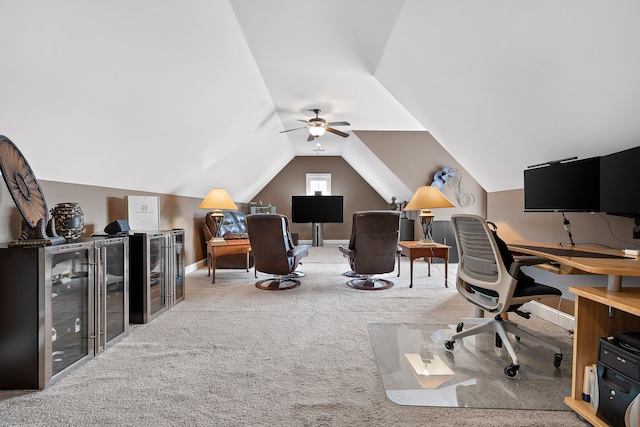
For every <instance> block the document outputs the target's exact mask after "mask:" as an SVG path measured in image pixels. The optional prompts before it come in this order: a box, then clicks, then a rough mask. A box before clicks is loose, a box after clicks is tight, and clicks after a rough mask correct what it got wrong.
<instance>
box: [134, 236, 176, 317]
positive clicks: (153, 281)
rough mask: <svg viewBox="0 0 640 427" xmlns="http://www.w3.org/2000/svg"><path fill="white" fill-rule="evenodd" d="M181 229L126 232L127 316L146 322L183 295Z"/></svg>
mask: <svg viewBox="0 0 640 427" xmlns="http://www.w3.org/2000/svg"><path fill="white" fill-rule="evenodd" d="M183 244H184V230H182V229H176V230H170V231H146V232H136V233H133V234H132V235H130V236H129V245H130V254H129V272H130V277H131V281H130V282H131V289H130V294H129V320H130V321H131V323H147V322H150V321H151V320H153V319H155V318H156V317H158V316H159V315H161V314H162V313H164V312H165V311H166V310H168V309H169V308H171V307H172V306H173V305H175V304H177V303H178V302H180V301H182V300H183V299H184V277H185V273H184V253H183V250H184V245H183Z"/></svg>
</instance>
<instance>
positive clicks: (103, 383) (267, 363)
mask: <svg viewBox="0 0 640 427" xmlns="http://www.w3.org/2000/svg"><path fill="white" fill-rule="evenodd" d="M347 269H348V265H347V262H346V260H344V259H343V258H342V257H341V255H340V254H339V252H338V249H337V248H336V247H331V246H325V247H320V248H317V247H314V248H311V251H310V256H309V257H308V258H305V260H304V264H303V265H302V266H301V268H300V270H301V271H304V272H306V273H307V275H306V277H304V278H302V285H301V286H300V287H299V288H296V289H293V290H287V291H279V292H269V291H262V290H258V289H256V288H255V287H254V282H255V279H254V278H253V272H249V273H247V272H245V271H244V270H219V271H218V272H217V274H216V281H217V283H216V284H215V285H212V284H211V283H210V279H209V278H208V277H206V268H205V269H201V270H198V271H196V272H194V273H192V274H190V275H189V276H188V277H187V284H186V299H185V301H183V302H181V303H180V304H178V305H177V306H175V307H174V308H172V309H171V310H170V311H168V312H166V313H165V314H163V315H161V316H160V317H158V318H157V319H155V320H153V321H152V322H151V323H149V324H146V325H138V326H135V327H133V328H132V331H131V333H130V335H129V336H128V337H126V338H125V339H123V340H122V341H121V342H119V343H117V344H116V345H114V346H113V347H111V348H110V349H108V350H107V351H106V352H104V353H102V354H101V355H99V356H98V357H96V358H95V359H93V360H91V361H90V362H88V363H86V364H85V365H83V366H81V367H80V368H78V369H76V370H74V371H73V372H71V373H70V374H69V375H68V376H66V377H65V378H64V379H62V380H60V381H58V382H57V383H55V384H54V385H52V386H51V387H50V388H49V389H47V390H44V391H19V390H18V391H0V425H1V426H87V425H95V426H107V425H110V426H115V425H118V426H155V427H157V426H174V425H190V426H247V425H251V426H383V425H394V426H418V425H420V426H425V425H428V426H431V425H433V426H444V425H447V426H494V425H502V426H515V425H517V426H540V425H545V426H583V425H585V424H584V423H582V422H581V421H579V420H578V418H577V417H576V415H575V414H574V413H573V412H571V411H538V410H533V411H515V410H497V409H494V410H483V409H469V408H433V407H415V406H400V405H396V404H394V403H392V402H391V401H390V400H389V399H387V397H386V396H385V391H384V388H383V384H382V381H381V377H380V373H379V370H378V366H377V364H376V359H375V356H374V352H373V349H372V345H371V340H370V338H369V334H368V331H367V328H368V325H370V324H372V323H395V324H403V323H406V324H455V323H456V322H457V320H458V319H459V318H460V317H469V316H471V315H472V314H473V309H472V308H471V307H470V306H469V305H468V304H467V303H465V302H463V301H462V300H461V298H460V297H459V296H458V295H457V293H456V291H455V287H454V286H452V285H450V287H449V288H445V287H444V286H443V283H444V279H443V276H442V273H441V270H440V269H439V268H437V267H434V268H432V277H431V278H427V277H426V264H425V263H424V262H421V261H416V267H415V277H414V287H413V289H410V288H409V287H408V285H409V274H408V273H409V264H408V261H406V259H404V258H403V261H402V277H400V278H397V277H396V274H395V273H390V274H387V275H385V277H387V278H389V279H391V280H393V281H394V282H395V286H394V287H393V288H392V289H389V290H384V291H373V292H372V291H369V292H367V291H358V290H355V289H351V288H349V287H348V286H346V284H345V283H346V280H347V278H346V277H344V276H342V275H341V274H342V273H343V272H344V271H346V270H347ZM258 276H259V278H260V277H266V276H265V275H262V274H260V273H259V274H258ZM454 277H455V266H451V268H450V282H451V283H453V278H454ZM526 322H527V325H530V327H531V328H532V329H543V330H544V331H545V333H548V334H552V335H554V336H555V337H557V339H559V340H564V341H565V342H566V343H567V345H568V346H570V338H569V337H568V334H566V332H565V331H562V330H560V329H559V328H557V327H555V326H554V325H551V324H549V323H548V322H544V321H541V320H539V319H531V320H529V321H526ZM497 375H502V373H501V372H498V373H497Z"/></svg>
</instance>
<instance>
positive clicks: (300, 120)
mask: <svg viewBox="0 0 640 427" xmlns="http://www.w3.org/2000/svg"><path fill="white" fill-rule="evenodd" d="M298 121H299V122H302V123H309V120H302V119H298Z"/></svg>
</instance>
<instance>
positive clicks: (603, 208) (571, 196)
mask: <svg viewBox="0 0 640 427" xmlns="http://www.w3.org/2000/svg"><path fill="white" fill-rule="evenodd" d="M639 165H640V147H635V148H630V149H628V150H624V151H619V152H616V153H612V154H609V155H606V156H600V157H591V158H587V159H581V160H574V158H571V159H565V160H559V161H553V162H548V163H544V164H541V165H534V166H529V167H528V168H527V169H525V171H524V210H525V212H563V213H564V212H605V213H607V214H609V215H618V216H625V217H629V218H632V219H634V221H635V225H636V226H635V227H634V233H633V237H634V238H636V239H637V238H640V197H637V195H636V194H635V184H636V182H637V181H636V179H637V177H638V172H637V171H636V170H635V168H637V167H638V166H639Z"/></svg>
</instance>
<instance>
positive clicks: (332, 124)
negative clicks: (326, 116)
mask: <svg viewBox="0 0 640 427" xmlns="http://www.w3.org/2000/svg"><path fill="white" fill-rule="evenodd" d="M327 126H351V123H349V122H330V123H327Z"/></svg>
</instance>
